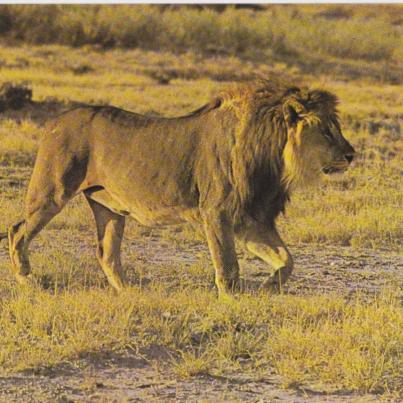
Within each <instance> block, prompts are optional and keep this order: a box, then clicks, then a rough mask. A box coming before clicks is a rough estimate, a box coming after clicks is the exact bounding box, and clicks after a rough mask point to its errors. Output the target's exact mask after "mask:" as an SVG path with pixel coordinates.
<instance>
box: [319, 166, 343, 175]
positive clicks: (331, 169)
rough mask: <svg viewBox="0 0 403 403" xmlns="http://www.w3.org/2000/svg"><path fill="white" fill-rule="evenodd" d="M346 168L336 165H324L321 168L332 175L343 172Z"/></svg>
mask: <svg viewBox="0 0 403 403" xmlns="http://www.w3.org/2000/svg"><path fill="white" fill-rule="evenodd" d="M345 170H346V168H338V167H325V168H322V172H323V173H324V174H326V175H332V174H337V173H341V172H344V171H345Z"/></svg>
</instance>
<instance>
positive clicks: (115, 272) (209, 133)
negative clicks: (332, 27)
mask: <svg viewBox="0 0 403 403" xmlns="http://www.w3.org/2000/svg"><path fill="white" fill-rule="evenodd" d="M337 103H338V100H337V98H336V96H335V95H333V94H332V93H329V92H327V91H323V90H318V89H308V88H305V87H304V88H299V87H297V86H292V85H288V84H285V83H283V82H280V81H275V80H257V81H253V82H250V83H247V84H242V85H237V86H234V87H232V88H230V89H228V90H226V91H223V92H222V93H220V94H219V95H218V96H217V97H216V98H214V99H213V100H212V101H211V102H209V103H208V104H206V105H204V106H203V107H201V108H200V109H197V110H196V111H194V112H192V113H190V114H188V115H186V116H181V117H176V118H164V117H149V116H144V115H140V114H137V113H133V112H128V111H125V110H123V109H119V108H116V107H112V106H80V107H77V108H75V109H73V110H70V111H68V112H65V113H64V114H62V115H60V116H58V117H56V118H54V119H53V120H52V121H50V122H48V123H47V124H46V126H45V131H44V135H43V137H42V139H41V142H40V145H39V149H38V153H37V157H36V162H35V166H34V169H33V173H32V176H31V179H30V182H29V186H28V190H27V195H26V201H25V212H24V219H23V220H22V221H20V222H18V223H17V224H15V225H12V226H11V227H10V228H9V231H8V239H9V250H10V257H11V263H12V270H13V272H14V274H15V277H16V279H17V281H18V282H20V283H26V282H27V281H29V278H30V276H29V274H30V272H31V268H30V263H29V256H28V246H29V244H30V242H31V241H32V239H33V238H34V237H35V236H36V235H37V234H38V233H39V232H40V231H41V230H42V229H43V228H44V227H45V225H46V224H48V223H49V221H50V220H51V219H52V218H53V217H54V216H55V215H56V214H58V213H59V212H60V211H61V210H62V209H63V207H64V206H65V205H66V204H67V203H68V202H69V201H70V200H71V199H72V198H73V197H75V196H76V195H78V194H79V193H83V194H84V196H85V198H86V199H87V201H88V204H89V206H90V208H91V210H92V212H93V215H94V218H95V222H96V229H97V252H96V255H97V258H98V261H99V263H100V265H101V267H102V269H103V271H104V273H105V275H106V277H107V279H108V281H109V283H110V285H111V286H112V287H114V288H115V289H116V290H117V291H120V290H121V289H122V288H123V287H124V285H125V284H126V279H125V273H124V270H123V269H122V264H121V258H120V247H121V242H122V238H123V232H124V226H125V220H126V217H132V218H134V219H135V220H136V221H138V222H139V223H140V224H143V225H147V226H154V225H167V224H177V223H183V222H190V223H192V224H198V225H201V226H202V228H203V230H204V233H205V236H206V239H207V244H208V248H209V251H210V254H211V258H212V262H213V265H214V268H215V284H216V286H217V289H218V292H219V294H231V293H232V292H235V291H236V290H237V289H239V285H240V278H239V264H238V261H237V255H236V250H235V240H236V239H238V240H240V241H241V242H242V243H243V245H245V247H246V248H247V249H248V250H249V251H250V252H252V253H253V254H254V255H256V256H257V257H259V258H260V259H262V260H263V261H264V262H267V263H268V264H269V266H271V274H270V277H269V278H268V280H266V281H265V282H264V283H263V286H264V287H265V288H267V289H270V290H273V291H275V290H279V289H281V287H282V285H283V284H284V283H285V282H286V281H287V279H288V278H289V276H290V274H291V272H292V270H293V266H294V264H293V259H292V257H291V255H290V252H289V251H288V249H287V247H286V245H285V244H284V242H283V241H282V239H281V238H280V236H279V233H278V231H277V229H276V225H275V221H276V218H277V217H278V215H279V214H280V213H281V212H284V209H285V206H286V204H287V202H288V201H289V200H290V196H291V193H292V191H293V189H294V187H295V186H296V185H298V184H306V183H308V182H312V181H314V180H316V179H317V178H319V177H321V176H322V175H330V174H333V173H335V172H343V171H345V170H346V169H347V168H348V166H349V165H350V163H351V162H352V160H353V158H354V154H355V151H354V149H353V147H352V146H351V145H350V144H349V142H348V141H347V140H346V139H345V138H344V137H343V135H342V132H341V128H340V124H339V118H338V113H337Z"/></svg>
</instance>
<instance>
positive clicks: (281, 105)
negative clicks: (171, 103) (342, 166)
mask: <svg viewBox="0 0 403 403" xmlns="http://www.w3.org/2000/svg"><path fill="white" fill-rule="evenodd" d="M337 102H338V101H337V98H336V97H335V96H334V95H333V94H331V93H329V92H327V91H322V90H309V89H307V88H299V87H297V86H291V85H287V83H284V82H282V81H272V80H271V81H267V80H259V81H255V82H253V83H249V84H243V85H236V86H233V87H231V88H229V89H228V90H226V91H223V92H222V93H220V94H219V96H218V97H217V98H216V99H214V100H213V101H212V102H211V103H210V104H208V105H206V106H204V107H203V108H200V109H199V110H197V111H195V112H194V114H204V113H209V112H211V111H212V110H215V109H217V108H219V109H220V110H221V111H222V112H224V113H226V114H227V115H226V118H225V130H226V131H229V132H231V131H232V133H233V145H232V148H231V157H230V158H227V159H226V162H227V166H224V171H225V172H224V174H225V175H227V177H228V181H229V183H230V185H231V189H232V192H231V196H230V197H228V200H227V201H228V202H229V203H230V204H231V206H230V208H229V211H231V213H232V215H233V217H232V218H233V220H234V222H235V223H238V224H241V223H242V222H243V221H244V218H245V217H246V216H249V217H251V218H254V219H256V220H258V221H260V222H263V223H265V224H268V225H274V220H275V218H276V217H277V216H278V214H279V213H281V212H283V211H284V208H285V205H286V203H287V201H288V200H289V195H290V184H291V183H292V181H293V180H294V179H295V177H296V176H297V175H299V172H294V171H297V170H298V167H299V165H301V164H304V163H309V161H304V156H303V155H298V151H297V150H295V152H294V153H291V154H290V153H288V154H287V155H285V154H284V149H285V146H286V143H287V141H288V138H287V133H288V131H287V125H286V121H285V117H284V110H285V107H286V106H287V105H289V106H291V107H292V108H293V110H294V111H297V113H300V114H301V115H303V116H304V119H306V120H308V121H309V120H315V119H320V120H321V121H323V122H324V123H326V121H327V122H329V121H331V122H332V123H333V124H336V125H338V116H337V109H336V106H337ZM287 158H290V159H294V160H295V161H293V163H292V164H291V163H290V164H289V166H291V167H293V168H292V170H293V171H292V172H286V170H285V165H287V164H286V163H287V161H286V159H287Z"/></svg>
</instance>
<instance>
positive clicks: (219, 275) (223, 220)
mask: <svg viewBox="0 0 403 403" xmlns="http://www.w3.org/2000/svg"><path fill="white" fill-rule="evenodd" d="M203 225H204V231H205V233H206V238H207V243H208V246H209V249H210V253H211V257H212V260H213V264H214V268H215V283H216V285H217V288H218V292H219V294H227V293H232V292H233V291H235V290H236V289H238V288H239V265H238V260H237V257H236V251H235V241H234V229H233V225H232V223H231V222H230V220H229V219H228V217H227V215H226V213H225V212H218V211H209V212H204V213H203Z"/></svg>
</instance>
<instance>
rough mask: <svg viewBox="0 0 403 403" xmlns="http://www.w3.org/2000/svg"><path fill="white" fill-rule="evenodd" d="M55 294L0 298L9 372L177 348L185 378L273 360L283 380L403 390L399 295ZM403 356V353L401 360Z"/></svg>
mask: <svg viewBox="0 0 403 403" xmlns="http://www.w3.org/2000/svg"><path fill="white" fill-rule="evenodd" d="M55 291H56V292H55V293H51V292H45V291H40V290H34V291H32V290H26V291H25V292H21V291H18V292H17V290H15V289H14V288H13V287H12V288H11V289H10V290H9V292H8V293H7V294H8V295H7V296H4V297H3V298H2V300H1V302H0V337H1V339H2V343H1V345H0V362H1V365H2V366H3V367H4V368H6V369H7V370H16V369H25V368H32V367H41V366H49V365H54V364H57V363H60V362H64V361H71V360H74V359H76V358H79V357H82V356H85V354H88V353H89V352H97V351H103V352H104V351H110V350H119V349H125V348H128V347H130V348H131V349H135V350H139V349H140V350H141V349H142V348H144V347H147V346H150V345H152V344H157V345H161V346H164V347H165V348H167V349H168V351H171V355H172V360H173V365H174V371H175V373H176V374H177V375H178V376H180V377H189V376H194V375H198V374H203V373H210V374H216V375H219V374H225V373H231V372H232V371H235V370H239V369H242V370H243V371H245V372H251V371H255V370H258V373H259V376H264V372H265V371H266V370H268V368H269V367H274V368H275V370H276V372H277V373H278V374H279V375H282V376H283V379H284V382H285V383H286V384H291V383H306V384H309V383H314V384H316V385H318V384H321V385H322V386H323V385H325V386H330V387H331V388H334V389H340V388H344V389H348V390H357V391H365V392H371V391H372V392H386V391H393V390H397V388H398V387H399V379H400V378H399V373H398V372H399V370H398V368H399V364H398V362H399V346H401V343H402V342H403V340H402V335H401V331H400V330H401V326H402V325H403V317H402V311H401V308H400V305H399V302H398V299H397V298H396V296H394V294H393V293H384V294H382V295H380V296H379V297H378V298H377V299H376V300H374V301H371V302H370V303H368V302H365V301H364V300H362V299H360V297H357V298H356V300H354V301H352V302H349V303H347V302H346V301H344V300H342V299H341V298H338V297H334V296H328V297H305V298H300V297H292V296H278V297H271V298H270V297H267V296H265V295H255V296H251V295H249V296H246V295H245V296H239V298H238V299H237V300H225V301H222V300H217V298H216V296H215V293H214V292H211V291H203V290H197V289H192V290H191V291H188V292H187V291H185V290H180V291H166V287H164V286H163V285H162V284H154V285H151V286H150V287H147V288H146V289H140V288H138V287H131V288H130V289H127V290H125V291H124V292H123V293H122V294H120V295H119V296H116V295H114V294H113V292H110V291H107V290H101V289H99V288H92V289H90V290H80V289H77V290H76V291H70V292H60V291H59V292H58V291H57V290H55ZM400 358H401V357H400Z"/></svg>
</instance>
